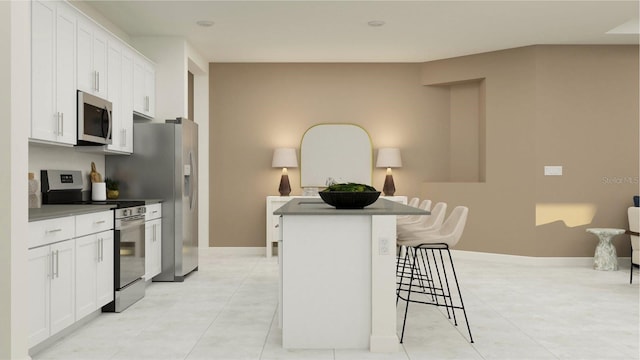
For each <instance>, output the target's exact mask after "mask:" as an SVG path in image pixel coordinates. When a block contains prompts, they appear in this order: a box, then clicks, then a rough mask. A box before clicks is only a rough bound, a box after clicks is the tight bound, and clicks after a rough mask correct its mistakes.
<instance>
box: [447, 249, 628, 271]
mask: <svg viewBox="0 0 640 360" xmlns="http://www.w3.org/2000/svg"><path fill="white" fill-rule="evenodd" d="M451 253H452V256H455V257H456V258H458V259H465V260H480V261H491V262H499V263H504V264H519V265H528V266H559V267H562V266H593V257H537V256H521V255H505V254H493V253H483V252H476V251H464V250H451ZM628 259H629V257H619V258H618V260H621V261H628Z"/></svg>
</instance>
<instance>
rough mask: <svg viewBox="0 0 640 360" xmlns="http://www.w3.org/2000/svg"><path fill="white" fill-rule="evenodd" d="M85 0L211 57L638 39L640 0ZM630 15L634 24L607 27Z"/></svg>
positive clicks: (433, 53)
mask: <svg viewBox="0 0 640 360" xmlns="http://www.w3.org/2000/svg"><path fill="white" fill-rule="evenodd" d="M87 3H88V4H89V5H90V6H92V7H93V8H95V10H97V11H98V12H99V13H101V14H102V15H103V16H104V17H105V18H107V19H108V20H109V21H111V22H112V23H113V24H114V25H116V26H118V27H119V28H120V29H122V30H123V31H124V32H125V33H127V34H129V35H130V36H131V37H137V36H181V37H184V38H186V39H187V40H188V41H189V42H190V43H191V44H192V45H193V46H194V47H195V48H196V49H197V50H198V51H199V52H200V53H201V55H202V56H204V57H205V58H206V59H207V60H208V61H210V62H423V61H430V60H436V59H443V58H450V57H456V56H462V55H468V54H474V53H480V52H487V51H494V50H500V49H507V48H514V47H520V46H527V45H534V44H638V11H639V6H638V1H477V0H476V1H93V0H89V1H87ZM199 20H208V21H212V22H214V24H213V25H212V26H210V27H202V26H198V25H197V24H196V21H199ZM372 20H381V21H384V22H385V24H384V25H383V26H378V27H372V26H369V25H368V24H367V23H368V22H369V21H372ZM625 23H626V25H625V26H626V27H627V28H629V27H630V28H631V32H632V33H626V32H628V30H625V27H624V26H623V27H621V28H619V29H618V30H617V31H615V32H616V33H609V34H607V32H608V31H610V30H612V29H614V28H616V27H618V26H621V25H623V24H625Z"/></svg>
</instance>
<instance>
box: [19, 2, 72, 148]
mask: <svg viewBox="0 0 640 360" xmlns="http://www.w3.org/2000/svg"><path fill="white" fill-rule="evenodd" d="M77 16H78V14H77V13H76V12H75V11H74V10H73V9H72V8H71V7H70V6H69V5H67V4H66V3H63V2H57V1H34V2H32V5H31V19H32V21H31V31H32V33H31V52H32V54H31V56H32V62H31V92H32V99H33V101H32V102H31V137H30V138H31V139H32V140H40V141H45V142H54V143H61V144H67V145H75V144H76V138H77V134H76V132H77V107H76V72H75V68H76V67H75V66H76V63H75V61H76V52H75V50H76V48H75V41H76V21H77Z"/></svg>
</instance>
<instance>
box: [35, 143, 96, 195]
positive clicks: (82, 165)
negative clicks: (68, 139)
mask: <svg viewBox="0 0 640 360" xmlns="http://www.w3.org/2000/svg"><path fill="white" fill-rule="evenodd" d="M91 162H94V163H95V164H96V170H98V172H99V173H100V174H101V175H102V176H103V177H104V175H105V173H104V162H105V156H104V155H102V154H94V153H88V152H83V151H81V150H78V149H76V148H72V147H63V146H52V145H43V144H37V143H29V172H32V173H34V175H35V178H36V179H37V180H38V181H41V179H40V170H80V171H82V181H83V183H84V184H83V187H82V190H85V191H89V190H91V185H90V184H91V183H90V181H89V173H90V172H91Z"/></svg>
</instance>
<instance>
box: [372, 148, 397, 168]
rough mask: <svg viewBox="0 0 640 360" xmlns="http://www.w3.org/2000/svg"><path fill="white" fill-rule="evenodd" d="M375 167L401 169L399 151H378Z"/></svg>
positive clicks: (394, 149) (385, 149)
mask: <svg viewBox="0 0 640 360" xmlns="http://www.w3.org/2000/svg"><path fill="white" fill-rule="evenodd" d="M376 167H381V168H399V167H402V158H401V157H400V149H398V148H380V149H378V159H377V160H376Z"/></svg>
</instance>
